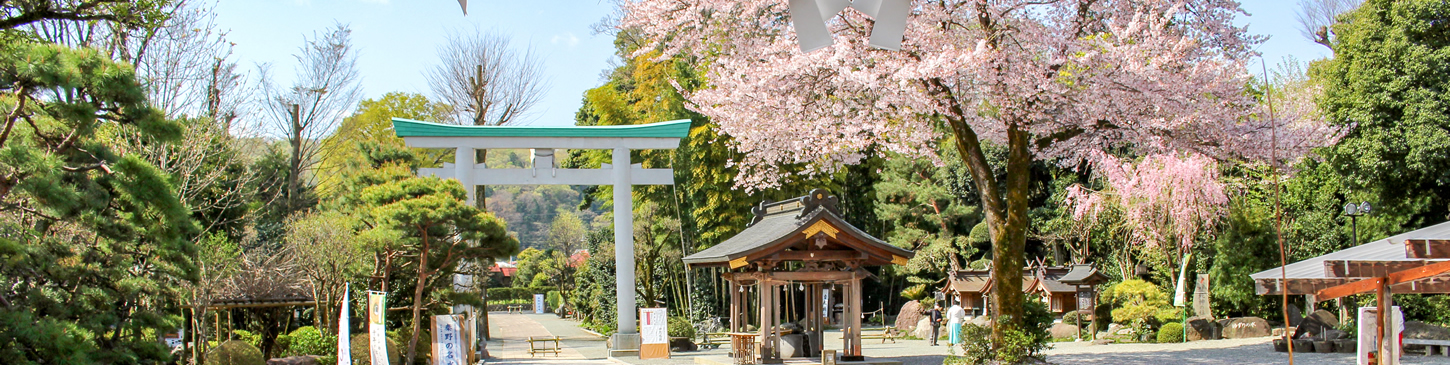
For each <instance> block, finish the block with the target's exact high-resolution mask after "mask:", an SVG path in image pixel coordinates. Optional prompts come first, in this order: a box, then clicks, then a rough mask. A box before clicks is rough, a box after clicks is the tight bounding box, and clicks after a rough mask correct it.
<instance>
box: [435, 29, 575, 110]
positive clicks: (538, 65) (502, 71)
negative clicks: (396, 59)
mask: <svg viewBox="0 0 1450 365" xmlns="http://www.w3.org/2000/svg"><path fill="white" fill-rule="evenodd" d="M438 58H439V59H440V60H441V61H442V64H440V65H438V66H437V67H435V68H433V70H432V71H430V72H429V73H428V85H429V86H430V87H431V88H432V89H433V93H434V94H436V97H437V99H438V100H441V101H443V102H446V103H448V104H451V105H453V106H454V111H455V114H454V115H453V121H452V122H453V123H457V124H472V125H509V124H518V123H520V122H523V121H524V118H527V117H528V115H529V112H530V111H531V109H533V108H534V106H535V105H537V104H538V103H539V100H540V98H542V97H543V96H544V91H545V89H547V88H548V86H547V85H546V83H545V82H544V80H543V69H544V67H543V62H542V60H540V59H539V57H538V56H537V55H536V54H535V53H534V52H533V50H532V49H525V50H523V51H518V50H515V49H514V48H513V47H512V46H511V45H510V44H509V40H508V38H506V37H504V36H502V35H498V34H493V33H487V32H483V31H480V30H474V31H473V32H472V33H464V32H454V33H453V34H452V35H451V36H450V37H449V40H448V43H447V44H445V45H443V46H441V47H439V48H438Z"/></svg>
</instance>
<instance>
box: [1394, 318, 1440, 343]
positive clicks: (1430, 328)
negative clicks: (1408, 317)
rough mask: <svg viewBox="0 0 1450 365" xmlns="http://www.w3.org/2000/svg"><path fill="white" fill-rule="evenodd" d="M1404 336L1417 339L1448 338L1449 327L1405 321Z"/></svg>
mask: <svg viewBox="0 0 1450 365" xmlns="http://www.w3.org/2000/svg"><path fill="white" fill-rule="evenodd" d="M1404 336H1405V338H1413V339H1417V340H1450V329H1446V328H1445V327H1440V326H1436V325H1433V324H1428V323H1425V322H1420V321H1407V322H1405V332H1404Z"/></svg>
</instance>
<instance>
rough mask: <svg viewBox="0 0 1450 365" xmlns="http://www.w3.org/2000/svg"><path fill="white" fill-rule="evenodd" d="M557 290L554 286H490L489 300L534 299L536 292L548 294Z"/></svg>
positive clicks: (491, 301)
mask: <svg viewBox="0 0 1450 365" xmlns="http://www.w3.org/2000/svg"><path fill="white" fill-rule="evenodd" d="M551 290H555V289H554V287H552V286H540V287H532V288H488V302H489V303H493V302H494V301H495V300H529V301H532V300H534V294H546V293H548V292H549V291H551Z"/></svg>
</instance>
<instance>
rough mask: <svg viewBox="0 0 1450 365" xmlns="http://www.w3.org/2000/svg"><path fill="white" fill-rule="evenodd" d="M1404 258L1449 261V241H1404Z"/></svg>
mask: <svg viewBox="0 0 1450 365" xmlns="http://www.w3.org/2000/svg"><path fill="white" fill-rule="evenodd" d="M1405 257H1409V258H1412V259H1450V240H1405Z"/></svg>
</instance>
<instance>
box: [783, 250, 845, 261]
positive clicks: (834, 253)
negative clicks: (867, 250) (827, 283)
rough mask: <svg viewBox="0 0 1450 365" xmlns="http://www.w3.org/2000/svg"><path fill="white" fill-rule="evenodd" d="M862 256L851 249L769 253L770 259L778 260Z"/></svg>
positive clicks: (815, 259)
mask: <svg viewBox="0 0 1450 365" xmlns="http://www.w3.org/2000/svg"><path fill="white" fill-rule="evenodd" d="M864 258H866V255H865V254H863V253H861V252H858V251H853V250H807V251H781V252H776V253H775V254H774V255H771V259H772V260H779V261H841V260H849V259H864Z"/></svg>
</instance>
